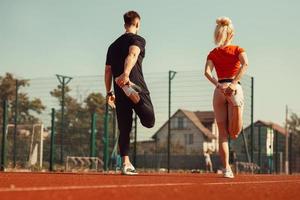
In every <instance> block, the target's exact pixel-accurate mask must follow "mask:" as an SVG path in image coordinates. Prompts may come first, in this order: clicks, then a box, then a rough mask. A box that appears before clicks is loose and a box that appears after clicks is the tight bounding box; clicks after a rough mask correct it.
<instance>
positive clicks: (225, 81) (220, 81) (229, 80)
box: [218, 78, 241, 85]
mask: <svg viewBox="0 0 300 200" xmlns="http://www.w3.org/2000/svg"><path fill="white" fill-rule="evenodd" d="M232 81H233V79H232V78H228V79H221V80H218V82H219V83H231V82H232ZM238 84H240V85H241V82H240V81H238Z"/></svg>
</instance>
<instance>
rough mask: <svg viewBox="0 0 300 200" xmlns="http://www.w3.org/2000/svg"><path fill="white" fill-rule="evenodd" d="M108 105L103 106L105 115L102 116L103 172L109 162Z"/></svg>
mask: <svg viewBox="0 0 300 200" xmlns="http://www.w3.org/2000/svg"><path fill="white" fill-rule="evenodd" d="M108 111H109V110H108V104H107V103H106V104H105V114H104V134H103V135H104V138H103V143H104V145H103V146H104V151H103V158H104V170H105V171H107V170H108V162H109V152H108V148H109V146H108V145H109V143H108V142H109V141H108V137H109V134H108V122H109V113H108Z"/></svg>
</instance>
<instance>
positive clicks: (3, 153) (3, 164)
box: [0, 100, 8, 171]
mask: <svg viewBox="0 0 300 200" xmlns="http://www.w3.org/2000/svg"><path fill="white" fill-rule="evenodd" d="M7 107H8V102H7V100H4V101H3V118H2V119H3V123H2V124H3V127H2V145H1V147H2V148H1V163H0V170H1V171H5V167H6V142H7V119H8V116H7V115H8V113H7V112H8V111H7Z"/></svg>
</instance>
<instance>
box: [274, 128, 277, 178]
mask: <svg viewBox="0 0 300 200" xmlns="http://www.w3.org/2000/svg"><path fill="white" fill-rule="evenodd" d="M274 132H275V158H274V163H275V172H276V174H278V131H276V130H275V131H274Z"/></svg>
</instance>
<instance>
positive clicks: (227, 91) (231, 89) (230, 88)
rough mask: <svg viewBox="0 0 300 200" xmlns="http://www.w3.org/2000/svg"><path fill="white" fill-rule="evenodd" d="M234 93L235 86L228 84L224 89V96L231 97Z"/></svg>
mask: <svg viewBox="0 0 300 200" xmlns="http://www.w3.org/2000/svg"><path fill="white" fill-rule="evenodd" d="M235 91H236V84H233V83H231V84H229V86H228V87H227V88H226V89H225V91H224V94H225V95H226V96H232V95H234V93H235Z"/></svg>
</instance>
